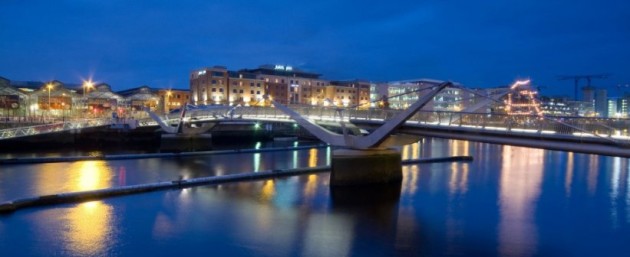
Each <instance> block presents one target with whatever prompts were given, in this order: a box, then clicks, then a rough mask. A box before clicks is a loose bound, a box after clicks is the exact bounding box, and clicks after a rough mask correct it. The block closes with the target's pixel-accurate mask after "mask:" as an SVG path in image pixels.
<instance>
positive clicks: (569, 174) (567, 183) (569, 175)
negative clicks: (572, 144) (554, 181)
mask: <svg viewBox="0 0 630 257" xmlns="http://www.w3.org/2000/svg"><path fill="white" fill-rule="evenodd" d="M573 158H574V157H573V152H567V170H566V174H565V177H564V190H565V192H566V194H567V197H570V196H571V183H572V182H573Z"/></svg>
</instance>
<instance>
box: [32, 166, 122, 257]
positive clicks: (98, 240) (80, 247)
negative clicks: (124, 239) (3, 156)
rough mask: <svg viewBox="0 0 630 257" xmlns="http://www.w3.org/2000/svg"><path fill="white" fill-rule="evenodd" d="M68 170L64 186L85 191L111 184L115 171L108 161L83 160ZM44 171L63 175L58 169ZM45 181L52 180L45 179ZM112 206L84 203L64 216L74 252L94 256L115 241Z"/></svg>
mask: <svg viewBox="0 0 630 257" xmlns="http://www.w3.org/2000/svg"><path fill="white" fill-rule="evenodd" d="M68 172H69V173H70V174H72V177H70V178H64V179H65V181H66V183H65V185H64V186H63V187H64V188H66V189H69V191H86V190H94V189H101V188H108V187H110V186H111V174H112V173H113V172H112V170H111V169H110V167H109V166H108V165H107V163H106V162H105V161H82V162H76V163H73V164H71V165H70V167H69V169H68ZM43 173H48V174H49V175H52V176H55V177H60V176H59V173H58V170H55V171H54V172H52V173H51V172H48V171H46V170H44V171H43ZM42 183H50V181H45V182H42ZM112 209H113V208H112V207H111V206H109V205H107V204H104V203H103V202H102V201H92V202H86V203H81V204H79V205H77V206H74V207H72V208H69V209H67V210H66V211H65V213H64V214H62V215H63V218H62V219H63V220H64V221H65V222H64V223H66V224H68V229H67V230H64V231H63V232H62V233H63V237H64V238H65V240H64V241H65V242H67V243H68V245H67V248H68V250H69V251H70V252H72V253H73V255H79V256H94V255H98V254H101V253H102V252H103V251H104V250H105V248H106V246H107V245H110V244H113V243H114V242H113V240H115V238H112V232H111V231H112V229H113V227H114V225H113V224H112V223H113V214H112V211H113V210H112Z"/></svg>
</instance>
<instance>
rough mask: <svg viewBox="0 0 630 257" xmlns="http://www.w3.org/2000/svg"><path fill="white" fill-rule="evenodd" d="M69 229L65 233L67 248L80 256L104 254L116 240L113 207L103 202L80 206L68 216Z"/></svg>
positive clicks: (71, 210) (69, 212) (70, 210)
mask: <svg viewBox="0 0 630 257" xmlns="http://www.w3.org/2000/svg"><path fill="white" fill-rule="evenodd" d="M65 219H67V224H68V225H69V229H68V230H65V231H64V237H66V238H67V240H65V241H66V242H68V245H67V248H68V249H69V250H70V251H72V252H73V253H75V254H76V255H79V256H95V255H99V254H102V252H103V250H104V249H105V247H106V246H107V245H110V244H112V243H113V242H112V240H115V238H113V236H112V233H111V231H112V226H113V224H112V220H113V217H112V207H111V206H109V205H106V204H104V203H103V202H101V201H92V202H87V203H82V204H79V205H78V206H76V207H74V208H72V209H69V210H68V213H67V215H66V218H65Z"/></svg>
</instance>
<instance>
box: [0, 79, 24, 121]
mask: <svg viewBox="0 0 630 257" xmlns="http://www.w3.org/2000/svg"><path fill="white" fill-rule="evenodd" d="M29 99H30V96H29V94H27V93H25V92H23V91H20V90H19V89H17V88H15V87H12V86H11V81H10V80H8V79H6V78H3V77H0V117H9V116H25V115H27V111H28V103H29Z"/></svg>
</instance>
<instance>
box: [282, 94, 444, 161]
mask: <svg viewBox="0 0 630 257" xmlns="http://www.w3.org/2000/svg"><path fill="white" fill-rule="evenodd" d="M449 85H452V84H451V82H444V83H442V84H440V85H438V86H435V87H433V88H432V89H431V91H430V92H429V93H427V94H426V95H424V96H422V97H421V98H420V99H418V101H417V102H415V103H414V104H413V105H412V106H411V107H409V108H407V109H406V110H404V111H402V112H400V113H398V114H397V115H396V116H395V117H393V118H392V119H389V120H387V122H385V124H383V125H382V126H380V127H379V128H378V129H376V130H375V131H374V132H372V133H370V134H369V135H367V136H355V135H349V134H348V133H344V134H343V135H340V134H336V133H333V132H330V131H328V130H326V129H325V128H323V127H321V126H319V125H317V124H316V123H315V122H314V121H312V120H309V119H307V118H305V117H303V116H302V115H300V114H299V113H297V112H296V111H294V110H291V109H290V108H288V107H286V106H284V105H282V104H279V103H277V102H275V101H272V103H273V105H274V106H275V107H276V108H277V109H280V110H281V111H282V112H284V113H286V114H288V115H289V117H291V119H293V120H295V122H297V123H298V124H299V125H300V126H302V127H303V128H304V129H306V130H307V131H308V132H310V133H311V134H313V135H314V136H315V137H317V138H318V139H319V140H322V141H324V142H326V143H328V144H330V145H332V146H340V147H344V148H352V149H374V148H384V147H383V146H382V145H381V144H382V143H383V142H384V141H385V139H386V138H387V137H388V136H390V134H391V133H392V132H393V131H394V130H395V129H396V128H398V127H399V126H400V125H402V124H403V123H405V121H407V120H408V119H409V118H411V116H413V115H414V114H415V113H416V112H418V111H419V110H420V109H422V107H424V106H425V105H426V104H427V103H429V101H431V100H432V99H433V97H434V96H435V95H437V94H438V93H439V92H440V91H442V89H444V88H446V87H447V86H449ZM341 126H342V127H345V124H344V123H343V121H342V122H341Z"/></svg>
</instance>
